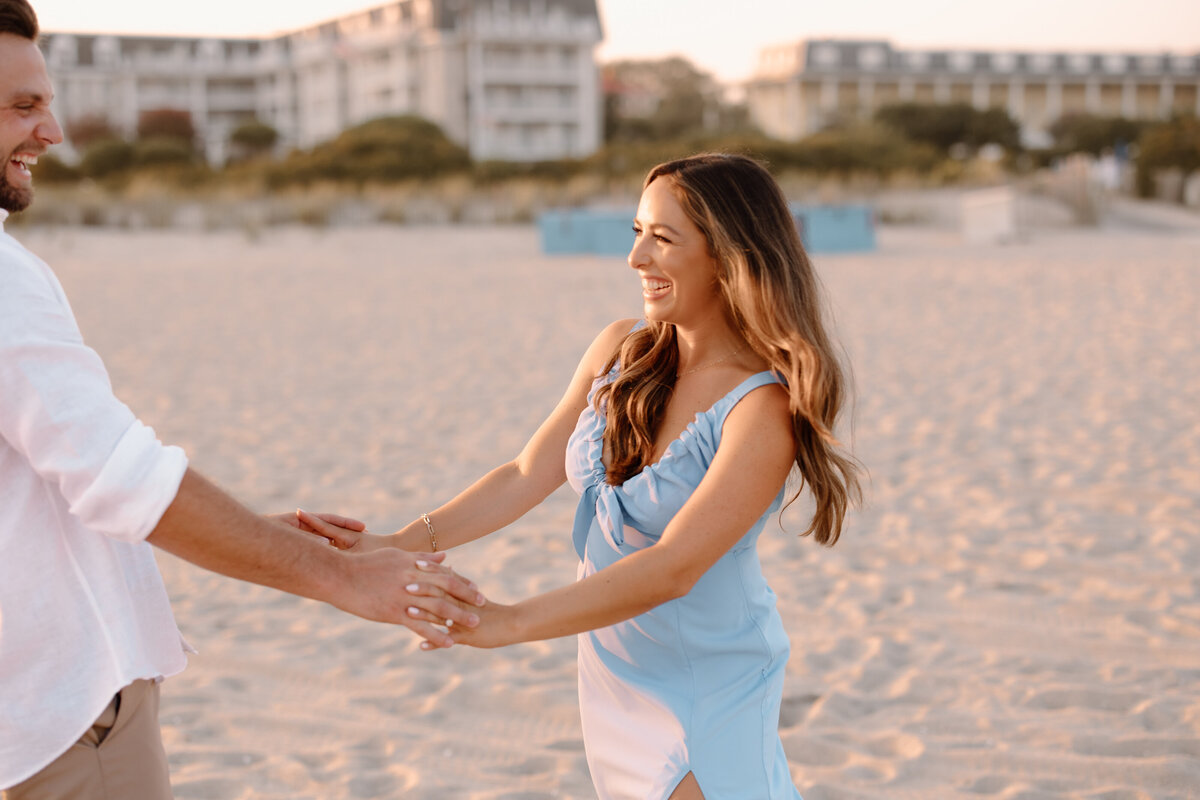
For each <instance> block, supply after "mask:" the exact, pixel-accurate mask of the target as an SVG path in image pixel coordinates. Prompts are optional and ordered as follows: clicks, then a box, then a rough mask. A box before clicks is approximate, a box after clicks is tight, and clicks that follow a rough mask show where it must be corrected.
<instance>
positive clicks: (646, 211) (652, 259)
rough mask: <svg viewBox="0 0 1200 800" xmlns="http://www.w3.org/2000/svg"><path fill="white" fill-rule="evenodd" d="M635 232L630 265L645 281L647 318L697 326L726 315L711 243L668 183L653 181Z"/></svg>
mask: <svg viewBox="0 0 1200 800" xmlns="http://www.w3.org/2000/svg"><path fill="white" fill-rule="evenodd" d="M633 230H634V233H635V235H636V236H635V238H634V242H633V249H632V250H631V251H630V252H629V259H628V261H629V266H631V267H633V268H634V269H636V270H637V271H638V274H639V275H640V276H641V278H642V299H643V300H644V303H645V316H646V319H650V320H656V321H659V322H670V323H673V324H675V325H680V326H683V327H692V326H694V325H696V324H697V323H700V322H702V321H703V320H704V319H705V318H707V317H709V316H710V315H712V314H713V313H714V312H716V313H723V300H722V299H721V295H720V291H719V288H718V286H717V263H716V261H715V260H714V259H713V257H712V255H711V254H710V253H709V249H708V240H707V239H705V238H704V234H703V233H702V232H701V231H700V229H699V228H697V227H696V225H695V224H694V223H693V222H692V221H691V219H690V218H689V217H688V215H687V212H686V211H684V210H683V206H682V205H681V204H680V202H679V200H678V199H677V198H676V197H675V192H674V191H672V188H671V183H670V179H669V178H666V177H663V178H658V179H656V180H654V181H653V182H651V184H650V185H649V186H647V187H646V189H645V191H643V192H642V199H641V202H640V203H639V204H638V210H637V217H636V218H635V219H634V223H633Z"/></svg>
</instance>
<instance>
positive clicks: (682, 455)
mask: <svg viewBox="0 0 1200 800" xmlns="http://www.w3.org/2000/svg"><path fill="white" fill-rule="evenodd" d="M618 369H619V367H617V368H614V369H613V371H612V372H610V373H609V374H608V375H603V376H601V377H599V378H597V379H596V381H595V382H594V383H593V384H592V389H591V392H590V393H589V395H588V407H587V408H586V409H585V410H584V411H583V413H582V414H580V416H579V422H578V424H577V425H576V427H575V432H574V433H573V434H572V435H571V439H570V443H569V445H568V447H567V463H566V466H567V477H568V480H569V481H570V483H571V486H572V487H573V488H574V489H575V490H576V491H577V492H579V493H580V495H581V497H580V499H579V508H578V510H577V511H576V515H575V526H574V540H575V549H576V551H577V552H578V553H579V557H580V560H581V564H580V568H579V577H580V578H581V579H582V578H583V577H586V576H588V575H591V574H592V573H594V572H598V571H599V570H602V569H604V568H605V567H607V566H609V565H610V564H613V563H614V562H616V561H617V560H618V559H619V558H621V557H622V556H625V555H628V554H630V553H633V552H635V551H637V550H640V549H642V548H645V547H650V546H652V545H653V544H654V543H655V542H657V541H658V539H659V537H660V536H661V535H662V533H663V531H664V530H665V529H666V527H667V524H668V523H669V522H670V521H671V519H672V518H673V517H674V516H675V515H676V514H677V513H678V512H679V510H680V509H681V508H682V507H683V505H684V503H686V502H687V500H688V498H689V497H691V495H692V492H693V491H695V489H696V487H697V486H698V485H699V484H700V481H701V480H702V479H703V478H704V475H705V473H706V472H707V470H708V467H709V464H711V463H712V460H713V456H714V455H715V454H716V452H717V447H718V446H719V445H720V443H721V428H722V426H723V424H724V422H725V417H726V415H727V414H728V413H729V410H730V409H731V408H733V407H734V405H736V404H737V402H738V401H739V400H741V399H742V398H743V397H745V396H746V395H747V394H748V393H750V392H751V391H753V390H755V389H757V388H759V387H761V386H765V385H768V384H771V383H776V382H778V378H777V377H776V376H775V374H774V373H771V372H760V373H758V374H757V375H753V376H751V377H750V378H747V379H746V380H745V381H744V382H742V384H741V385H739V386H738V387H737V388H735V389H734V390H733V391H731V392H729V394H727V395H725V397H723V398H722V399H721V400H719V401H717V403H716V404H715V405H714V406H713V407H712V408H710V409H709V410H708V411H705V412H703V413H700V414H697V415H696V418H695V419H694V420H693V421H692V423H691V424H690V425H688V427H687V429H686V430H684V432H683V433H682V434H681V435H680V436H679V438H678V439H676V440H675V441H674V442H672V443H671V445H670V446H669V447H668V448H667V450H666V452H665V453H664V454H663V456H662V458H661V459H660V460H659V461H658V462H657V463H655V464H652V465H650V466H648V467H646V468H645V469H643V470H642V471H641V472H640V473H638V474H637V475H635V476H633V477H632V478H630V479H629V480H627V481H626V482H625V483H623V484H622V485H620V486H611V485H609V484H608V483H607V482H606V480H605V468H604V463H603V461H602V454H603V441H602V437H603V433H604V427H605V418H604V416H603V415H602V414H598V413H596V410H595V408H594V407H593V406H592V397H593V396H594V394H595V392H596V389H597V388H598V387H599V386H601V385H602V384H603V383H604V382H606V381H610V380H612V379H613V378H615V377H616V374H617V370H618ZM782 499H783V491H782V490H781V491H780V494H779V496H778V497H776V498H775V501H774V502H773V503H772V504H771V507H770V508H769V509H768V510H767V511H766V513H764V514H763V516H762V517H761V518H759V520H758V521H757V522H756V523H755V524H754V525H753V527H751V528H750V530H748V531H747V532H746V534H745V535H744V536H743V537H742V538H741V539H740V540H739V541H738V543H737V544H736V545H734V546H733V548H732V549H730V550H729V552H727V553H726V554H725V555H723V556H722V557H721V559H720V560H719V561H717V563H716V564H714V565H713V566H712V568H711V569H709V570H708V572H706V573H705V574H704V576H703V577H701V578H700V580H699V581H698V582H697V583H696V585H695V586H694V587H693V588H692V590H691V591H690V592H688V594H687V595H685V596H683V597H680V598H678V599H676V600H671V601H669V602H667V603H664V604H662V605H660V606H658V607H657V608H655V609H653V610H651V611H648V612H646V613H645V614H641V615H640V616H637V617H634V618H633V619H630V620H627V621H625V622H621V623H618V624H616V625H611V626H609V627H607V628H601V629H599V630H595V631H590V632H588V633H583V634H580V636H579V708H580V716H581V718H582V722H583V737H584V745H585V748H586V750H587V759H588V766H589V768H590V769H591V773H592V780H593V782H594V783H595V786H596V791H597V793H598V795H599V797H600V798H601V800H611V799H613V798H636V800H647V799H648V798H650V799H656V798H666V797H668V796H669V795H670V793H671V792H672V790H673V789H674V788H675V787H676V785H678V783H679V781H680V780H682V779H683V778H684V776H686V775H687V773H688V772H691V773H693V775H694V776H695V778H696V780H697V781H698V783H699V784H700V789H701V791H703V792H704V795H705V797H707V798H709V800H726V799H727V798H755V800H766V799H767V798H772V800H774V799H776V798H786V799H787V800H798V799H799V798H800V794H799V792H797V791H796V787H795V785H794V784H793V783H792V780H791V776H790V775H789V773H788V765H787V758H786V757H785V756H784V752H783V744H782V742H781V741H780V739H779V705H780V700H781V698H782V696H783V673H784V665H785V664H786V663H787V658H788V651H789V648H788V638H787V634H786V633H785V632H784V629H783V622H782V620H780V618H779V613H778V611H776V608H775V593H774V592H772V591H771V588H770V587H769V586H768V585H767V582H766V580H765V579H764V578H763V575H762V569H761V566H760V564H759V561H758V553H757V550H756V548H755V543H756V542H757V540H758V535H759V533H760V532H761V531H762V529H763V525H764V523H765V522H766V520H767V518H768V517H770V516H771V514H772V513H774V512H775V511H777V510H778V509H779V507H780V503H781V502H782Z"/></svg>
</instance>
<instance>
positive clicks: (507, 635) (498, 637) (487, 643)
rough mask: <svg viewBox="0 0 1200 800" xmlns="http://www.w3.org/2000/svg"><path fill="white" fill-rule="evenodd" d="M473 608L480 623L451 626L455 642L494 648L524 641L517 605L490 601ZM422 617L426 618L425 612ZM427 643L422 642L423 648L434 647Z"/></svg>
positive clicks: (430, 648) (449, 631)
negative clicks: (480, 606)
mask: <svg viewBox="0 0 1200 800" xmlns="http://www.w3.org/2000/svg"><path fill="white" fill-rule="evenodd" d="M471 610H472V611H473V612H474V613H475V614H477V615H478V616H479V625H477V626H476V627H474V628H462V627H457V626H450V628H449V629H448V631H447V632H448V633H449V634H450V638H451V639H452V640H453V641H454V644H465V645H470V646H471V647H481V648H492V647H505V646H507V645H510V644H516V643H517V642H520V641H523V640H522V639H521V637H520V634H519V625H518V616H519V615H518V611H517V606H506V605H502V604H500V603H492V602H488V604H487V605H486V606H484V607H482V608H473V609H471ZM421 618H424V615H423V614H422V615H421ZM427 621H433V620H432V619H430V620H427ZM426 644H427V643H426V642H422V643H421V647H422V649H425V650H432V649H433V646H429V647H426Z"/></svg>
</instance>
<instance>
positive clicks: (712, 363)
mask: <svg viewBox="0 0 1200 800" xmlns="http://www.w3.org/2000/svg"><path fill="white" fill-rule="evenodd" d="M740 352H742V348H740V347H739V348H738V349H737V350H734V351H733V352H732V353H729V354H727V355H726V356H724V357H723V358H718V359H717V360H716V361H709V362H708V363H707V364H701V365H700V366H698V367H692V368H691V369H686V370H684V371H683V372H677V373H675V380H679V379H680V378H682V377H683V376H684V375H691V374H692V373H693V372H699V371H700V370H702V369H708V368H709V367H715V366H716V365H717V364H720V363H721V362H722V361H728V360H729V359H731V358H733V357H734V356H736V355H737V354H738V353H740Z"/></svg>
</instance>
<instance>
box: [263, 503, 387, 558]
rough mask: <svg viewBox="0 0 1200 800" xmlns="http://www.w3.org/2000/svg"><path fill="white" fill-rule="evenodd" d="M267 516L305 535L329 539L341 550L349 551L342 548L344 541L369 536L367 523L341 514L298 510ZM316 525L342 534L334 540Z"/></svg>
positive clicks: (346, 547)
mask: <svg viewBox="0 0 1200 800" xmlns="http://www.w3.org/2000/svg"><path fill="white" fill-rule="evenodd" d="M265 516H266V518H267V519H270V520H274V521H276V522H282V523H283V524H284V525H290V526H291V527H293V528H299V529H300V530H302V531H304V532H305V533H314V534H316V535H317V536H320V537H322V538H323V539H327V540H328V541H329V543H330V544H331V545H333V546H334V547H337V548H339V549H341V550H346V549H349V547H348V546H342V544H341V541H342V540H346V541H348V540H350V539H351V538H353V537H357V536H360V535H369V534H365V532H366V530H367V524H366V523H365V522H362V521H361V520H357V519H354V518H352V517H343V516H342V515H341V514H328V513H316V514H310V513H309V512H307V511H302V510H300V509H296V510H295V511H288V512H285V513H282V514H266V515H265ZM314 524H315V525H319V526H321V527H322V528H327V529H328V530H329V531H339V532H340V534H339V536H338V538H334V537H332V536H329V535H327V534H326V533H323V532H322V531H321V530H318V529H317V528H316V527H314Z"/></svg>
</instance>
